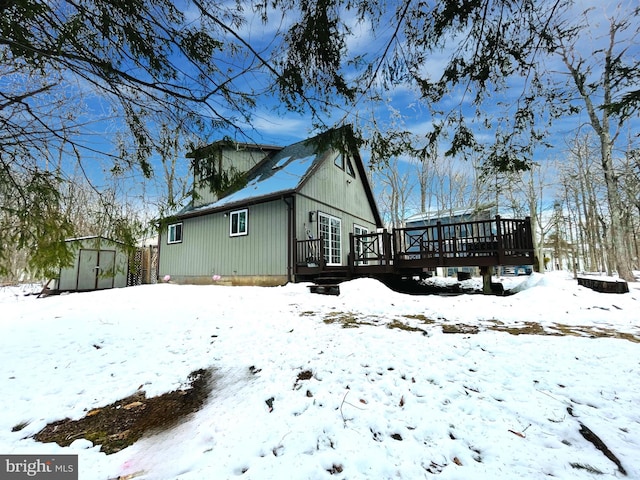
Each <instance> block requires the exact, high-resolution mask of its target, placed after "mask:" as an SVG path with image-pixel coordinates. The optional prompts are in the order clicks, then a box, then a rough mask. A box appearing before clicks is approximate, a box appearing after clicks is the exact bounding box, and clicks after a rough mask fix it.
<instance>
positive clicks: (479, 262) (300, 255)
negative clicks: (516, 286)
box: [295, 216, 534, 279]
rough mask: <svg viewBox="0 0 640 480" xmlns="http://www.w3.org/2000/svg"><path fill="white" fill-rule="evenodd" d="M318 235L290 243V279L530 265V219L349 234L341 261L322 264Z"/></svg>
mask: <svg viewBox="0 0 640 480" xmlns="http://www.w3.org/2000/svg"><path fill="white" fill-rule="evenodd" d="M324 248H325V246H324V242H323V240H322V238H319V239H313V240H302V241H297V242H296V262H295V265H296V266H295V274H296V278H300V279H309V278H313V277H316V276H319V275H327V274H330V273H331V272H333V273H335V274H336V275H343V276H347V277H360V276H375V275H383V274H392V275H417V274H420V273H422V272H424V271H428V270H433V269H435V268H436V267H481V268H486V267H491V266H498V265H503V266H505V265H533V263H534V253H533V239H532V235H531V222H530V219H529V218H528V217H527V218H525V219H503V218H501V217H500V216H496V217H495V218H493V219H490V220H480V221H473V222H462V223H448V224H443V223H440V222H438V223H437V224H436V225H432V226H426V227H410V228H396V229H393V230H392V231H391V232H389V231H387V230H384V231H382V232H378V233H368V234H364V235H354V234H350V235H349V261H348V264H347V265H341V266H337V265H334V266H332V265H327V264H326V262H325V255H324Z"/></svg>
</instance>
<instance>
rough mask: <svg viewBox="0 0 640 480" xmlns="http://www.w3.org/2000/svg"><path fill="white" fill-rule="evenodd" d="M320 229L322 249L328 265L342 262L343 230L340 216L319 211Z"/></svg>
mask: <svg viewBox="0 0 640 480" xmlns="http://www.w3.org/2000/svg"><path fill="white" fill-rule="evenodd" d="M318 229H319V232H318V233H319V234H320V236H321V237H322V249H323V253H324V260H325V262H327V265H340V264H341V263H342V232H341V221H340V219H339V218H336V217H331V216H329V215H326V214H324V213H320V212H318Z"/></svg>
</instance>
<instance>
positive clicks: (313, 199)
mask: <svg viewBox="0 0 640 480" xmlns="http://www.w3.org/2000/svg"><path fill="white" fill-rule="evenodd" d="M334 158H335V155H332V156H330V157H329V158H328V159H327V160H326V161H325V162H324V164H323V165H321V166H320V168H319V169H318V170H317V171H316V172H315V174H314V175H313V176H312V177H311V178H310V179H309V181H308V182H307V183H306V184H305V185H304V187H303V188H302V189H301V191H300V195H298V196H297V197H296V237H297V238H298V240H302V239H306V238H307V234H306V230H307V229H308V230H310V231H311V234H312V235H313V237H314V238H318V236H319V233H318V216H317V212H322V213H325V214H327V215H331V216H332V217H336V218H339V219H340V220H341V235H342V265H347V262H348V255H349V234H350V233H353V228H354V224H356V225H359V226H361V227H365V228H367V229H368V230H369V232H375V231H376V228H377V227H376V224H375V216H374V214H373V211H372V209H371V205H370V204H369V200H368V199H367V195H366V192H365V189H364V185H363V183H362V182H363V179H361V178H360V177H359V175H358V172H357V171H355V178H354V177H352V176H351V175H349V174H348V173H347V172H346V171H344V170H342V169H340V168H338V167H337V166H336V165H334V163H333V161H334ZM309 212H316V215H315V217H314V221H313V222H310V221H309Z"/></svg>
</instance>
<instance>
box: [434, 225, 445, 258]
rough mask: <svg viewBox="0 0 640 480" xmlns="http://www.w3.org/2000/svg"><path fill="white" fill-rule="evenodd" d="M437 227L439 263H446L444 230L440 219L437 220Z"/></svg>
mask: <svg viewBox="0 0 640 480" xmlns="http://www.w3.org/2000/svg"><path fill="white" fill-rule="evenodd" d="M436 227H437V228H438V265H444V255H443V253H444V248H442V247H443V245H444V239H443V238H442V237H443V231H442V222H440V220H438V221H437V222H436Z"/></svg>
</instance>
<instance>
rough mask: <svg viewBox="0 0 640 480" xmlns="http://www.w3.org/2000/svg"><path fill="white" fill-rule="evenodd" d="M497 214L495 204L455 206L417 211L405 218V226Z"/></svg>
mask: <svg viewBox="0 0 640 480" xmlns="http://www.w3.org/2000/svg"><path fill="white" fill-rule="evenodd" d="M497 214H498V209H497V208H496V207H495V205H479V206H477V207H475V208H456V209H440V210H430V211H427V212H421V213H417V214H415V215H412V216H410V217H409V218H407V219H406V221H405V224H406V226H407V227H426V226H432V225H436V223H438V222H440V223H462V222H470V221H476V220H488V219H490V218H493V217H495V216H496V215H497Z"/></svg>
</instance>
